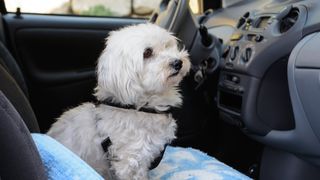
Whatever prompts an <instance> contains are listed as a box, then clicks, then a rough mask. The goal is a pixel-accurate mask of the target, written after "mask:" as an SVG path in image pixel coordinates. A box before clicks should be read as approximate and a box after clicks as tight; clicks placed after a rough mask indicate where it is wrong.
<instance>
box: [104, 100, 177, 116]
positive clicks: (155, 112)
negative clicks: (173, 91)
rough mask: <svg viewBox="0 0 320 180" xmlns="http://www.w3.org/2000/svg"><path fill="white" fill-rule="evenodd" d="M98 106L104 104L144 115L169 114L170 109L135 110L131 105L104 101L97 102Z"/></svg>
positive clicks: (143, 108)
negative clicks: (143, 113)
mask: <svg viewBox="0 0 320 180" xmlns="http://www.w3.org/2000/svg"><path fill="white" fill-rule="evenodd" d="M98 104H105V105H108V106H113V107H117V108H123V109H134V110H137V111H141V112H145V113H153V114H168V113H170V110H171V107H169V109H168V110H166V111H157V110H155V109H152V108H145V107H141V108H140V109H137V108H136V106H134V105H131V104H125V105H124V104H120V103H116V102H112V101H111V100H108V99H107V100H104V101H99V102H98Z"/></svg>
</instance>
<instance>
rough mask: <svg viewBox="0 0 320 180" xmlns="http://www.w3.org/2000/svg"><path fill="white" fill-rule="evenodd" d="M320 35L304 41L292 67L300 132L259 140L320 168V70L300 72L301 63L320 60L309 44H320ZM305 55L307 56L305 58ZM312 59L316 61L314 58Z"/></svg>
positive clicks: (292, 57)
mask: <svg viewBox="0 0 320 180" xmlns="http://www.w3.org/2000/svg"><path fill="white" fill-rule="evenodd" d="M318 36H320V33H314V34H311V35H309V36H307V37H305V38H304V39H302V40H301V41H300V42H299V43H298V44H297V46H296V47H295V48H294V50H293V51H292V53H291V55H290V58H289V63H288V81H289V88H290V97H291V101H292V107H293V111H294V118H295V119H294V120H295V124H296V128H295V129H293V130H290V131H275V130H272V131H270V132H269V133H268V134H267V135H266V136H265V137H257V136H254V137H255V138H256V139H257V140H259V141H262V142H264V143H266V144H269V145H271V146H273V147H277V148H280V149H283V150H286V151H289V152H292V153H297V154H299V155H300V156H302V157H305V158H306V159H308V160H309V161H313V162H314V163H315V164H317V165H320V161H319V157H320V141H319V137H320V121H319V117H320V111H319V107H320V79H319V78H320V70H319V69H317V67H314V69H312V68H313V67H311V66H310V67H308V68H297V67H296V66H297V63H298V62H299V63H300V64H303V63H304V62H305V61H306V62H307V63H309V62H310V56H318V57H319V56H320V51H318V52H315V53H314V54H310V53H307V52H308V51H309V49H307V48H304V47H308V46H309V43H312V44H313V43H315V41H317V44H320V38H318ZM302 54H304V55H306V54H308V55H306V56H302ZM311 59H312V58H311Z"/></svg>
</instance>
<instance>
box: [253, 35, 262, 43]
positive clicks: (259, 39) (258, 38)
mask: <svg viewBox="0 0 320 180" xmlns="http://www.w3.org/2000/svg"><path fill="white" fill-rule="evenodd" d="M254 40H255V41H256V42H261V41H262V40H263V36H261V35H259V34H257V35H256V36H255V38H254Z"/></svg>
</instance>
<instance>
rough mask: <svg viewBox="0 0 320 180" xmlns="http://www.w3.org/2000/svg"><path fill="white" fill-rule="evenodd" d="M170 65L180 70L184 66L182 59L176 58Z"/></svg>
mask: <svg viewBox="0 0 320 180" xmlns="http://www.w3.org/2000/svg"><path fill="white" fill-rule="evenodd" d="M170 65H171V67H173V68H174V69H175V70H177V71H179V70H180V69H181V68H182V61H181V60H180V59H176V60H174V61H173V62H172V63H171V64H170Z"/></svg>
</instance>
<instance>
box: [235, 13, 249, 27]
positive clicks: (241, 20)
mask: <svg viewBox="0 0 320 180" xmlns="http://www.w3.org/2000/svg"><path fill="white" fill-rule="evenodd" d="M249 16H250V13H249V12H246V13H245V14H244V15H243V16H242V17H240V19H239V21H238V24H237V28H240V27H241V26H242V25H243V24H244V23H245V22H246V19H247V18H248V17H249Z"/></svg>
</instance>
